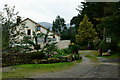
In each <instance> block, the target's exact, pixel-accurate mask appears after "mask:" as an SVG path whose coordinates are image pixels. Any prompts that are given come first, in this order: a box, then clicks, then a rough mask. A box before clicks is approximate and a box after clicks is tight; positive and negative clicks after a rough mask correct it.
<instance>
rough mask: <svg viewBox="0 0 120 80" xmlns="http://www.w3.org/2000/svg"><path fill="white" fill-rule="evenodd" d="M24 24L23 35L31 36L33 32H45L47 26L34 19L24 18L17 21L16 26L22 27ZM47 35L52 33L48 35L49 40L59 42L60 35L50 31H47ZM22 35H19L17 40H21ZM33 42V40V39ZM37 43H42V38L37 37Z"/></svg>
mask: <svg viewBox="0 0 120 80" xmlns="http://www.w3.org/2000/svg"><path fill="white" fill-rule="evenodd" d="M23 24H24V33H25V36H30V37H33V32H35V33H36V34H38V33H44V34H46V33H47V30H48V29H47V28H45V27H43V26H41V25H40V24H38V23H36V22H35V21H33V20H31V19H29V18H26V19H25V20H23V21H21V22H20V23H19V25H17V26H16V27H18V29H19V28H20V27H22V26H23ZM48 35H52V36H48V37H49V38H50V39H51V42H59V41H60V36H59V35H58V34H56V33H54V32H52V31H50V32H49V34H48ZM22 39H23V36H21V37H19V40H22ZM34 42H35V40H34ZM38 44H40V45H42V44H43V39H42V38H38Z"/></svg>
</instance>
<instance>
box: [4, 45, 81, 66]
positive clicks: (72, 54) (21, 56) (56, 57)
mask: <svg viewBox="0 0 120 80" xmlns="http://www.w3.org/2000/svg"><path fill="white" fill-rule="evenodd" d="M78 49H79V48H78V46H77V45H76V44H73V43H72V44H70V45H69V47H68V48H66V49H57V46H56V45H55V43H52V44H47V45H46V46H45V47H44V48H43V49H41V50H38V51H34V52H30V51H28V52H19V51H17V50H16V51H10V52H3V54H2V57H3V60H2V66H3V67H5V66H12V65H18V64H49V63H59V62H72V61H75V60H79V59H81V57H80V54H79V53H78ZM14 50H15V49H14Z"/></svg>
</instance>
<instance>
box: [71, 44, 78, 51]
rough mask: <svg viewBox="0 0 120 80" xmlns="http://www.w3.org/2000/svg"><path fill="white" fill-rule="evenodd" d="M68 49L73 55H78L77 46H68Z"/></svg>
mask: <svg viewBox="0 0 120 80" xmlns="http://www.w3.org/2000/svg"><path fill="white" fill-rule="evenodd" d="M69 49H70V50H71V51H72V52H73V53H74V52H75V53H78V49H79V46H78V45H76V44H70V45H69Z"/></svg>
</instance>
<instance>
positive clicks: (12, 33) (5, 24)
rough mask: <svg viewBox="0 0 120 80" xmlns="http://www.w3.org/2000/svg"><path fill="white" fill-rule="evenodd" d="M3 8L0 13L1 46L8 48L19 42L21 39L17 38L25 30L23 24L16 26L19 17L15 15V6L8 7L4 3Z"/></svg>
mask: <svg viewBox="0 0 120 80" xmlns="http://www.w3.org/2000/svg"><path fill="white" fill-rule="evenodd" d="M3 10H4V11H3V12H2V13H1V14H0V16H1V17H0V18H1V19H0V20H1V22H0V23H2V43H3V44H2V46H3V49H7V50H8V49H10V47H12V45H14V44H20V43H21V40H18V39H19V38H20V36H22V35H24V33H25V32H24V30H23V28H24V24H23V25H22V27H18V26H17V25H18V23H19V22H20V20H21V19H20V17H17V14H18V12H15V6H13V7H10V6H8V5H7V4H5V6H4V9H3ZM16 17H17V18H16ZM18 18H19V19H18Z"/></svg>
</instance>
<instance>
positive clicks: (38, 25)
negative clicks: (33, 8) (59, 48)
mask: <svg viewBox="0 0 120 80" xmlns="http://www.w3.org/2000/svg"><path fill="white" fill-rule="evenodd" d="M26 20H29V21H31V22H33V23H34V24H36V25H37V27H42V28H44V29H46V30H48V29H47V28H45V27H43V26H41V25H40V24H38V23H37V22H35V21H33V20H31V19H30V18H26V19H24V20H23V21H21V22H20V23H19V24H21V23H23V22H25V21H26ZM50 32H51V33H53V34H55V35H57V36H59V34H56V33H54V32H53V31H50Z"/></svg>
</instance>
